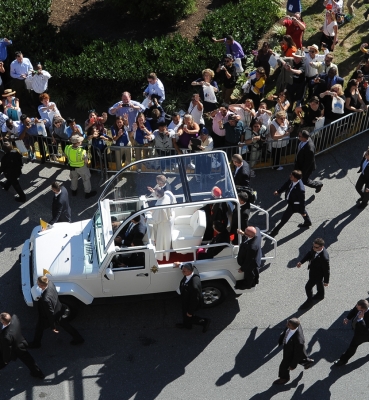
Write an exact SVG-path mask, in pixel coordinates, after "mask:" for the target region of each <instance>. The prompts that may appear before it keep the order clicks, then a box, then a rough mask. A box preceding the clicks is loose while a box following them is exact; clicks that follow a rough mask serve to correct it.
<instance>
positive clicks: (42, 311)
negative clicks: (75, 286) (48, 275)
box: [37, 281, 64, 329]
mask: <svg viewBox="0 0 369 400" xmlns="http://www.w3.org/2000/svg"><path fill="white" fill-rule="evenodd" d="M37 307H38V313H39V318H40V319H41V320H43V321H44V322H45V324H46V323H47V324H48V325H49V326H51V328H52V329H54V328H55V327H56V325H55V324H56V322H58V321H59V320H60V318H61V317H62V315H63V313H64V309H63V306H62V304H61V303H60V301H59V297H58V292H57V291H56V288H55V285H54V284H53V282H51V281H49V283H48V285H47V288H46V289H45V290H44V291H43V293H42V294H41V297H40V299H39V300H38V302H37Z"/></svg>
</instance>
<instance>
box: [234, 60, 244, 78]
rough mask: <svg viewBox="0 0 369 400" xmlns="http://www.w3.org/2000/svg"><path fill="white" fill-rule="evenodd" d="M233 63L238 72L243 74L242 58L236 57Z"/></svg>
mask: <svg viewBox="0 0 369 400" xmlns="http://www.w3.org/2000/svg"><path fill="white" fill-rule="evenodd" d="M233 65H234V66H235V67H236V74H241V73H242V72H243V71H244V69H243V67H242V63H241V59H240V58H235V59H234V62H233Z"/></svg>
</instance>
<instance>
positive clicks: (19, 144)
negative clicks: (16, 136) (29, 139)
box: [15, 140, 27, 154]
mask: <svg viewBox="0 0 369 400" xmlns="http://www.w3.org/2000/svg"><path fill="white" fill-rule="evenodd" d="M15 145H16V146H17V149H18V150H19V152H20V153H22V154H23V153H27V148H26V146H25V145H24V142H23V140H16V141H15Z"/></svg>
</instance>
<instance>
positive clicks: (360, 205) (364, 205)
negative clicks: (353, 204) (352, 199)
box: [357, 202, 368, 209]
mask: <svg viewBox="0 0 369 400" xmlns="http://www.w3.org/2000/svg"><path fill="white" fill-rule="evenodd" d="M367 205H368V203H367V202H365V203H364V202H361V203H360V204H358V205H357V208H360V209H364V208H365V207H366V206H367Z"/></svg>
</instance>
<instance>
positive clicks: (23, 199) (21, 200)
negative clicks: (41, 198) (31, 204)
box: [14, 196, 26, 203]
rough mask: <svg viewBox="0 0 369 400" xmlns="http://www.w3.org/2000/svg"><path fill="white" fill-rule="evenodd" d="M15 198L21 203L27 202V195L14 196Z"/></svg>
mask: <svg viewBox="0 0 369 400" xmlns="http://www.w3.org/2000/svg"><path fill="white" fill-rule="evenodd" d="M14 200H15V201H18V202H19V203H25V202H26V198H25V197H19V196H14Z"/></svg>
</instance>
